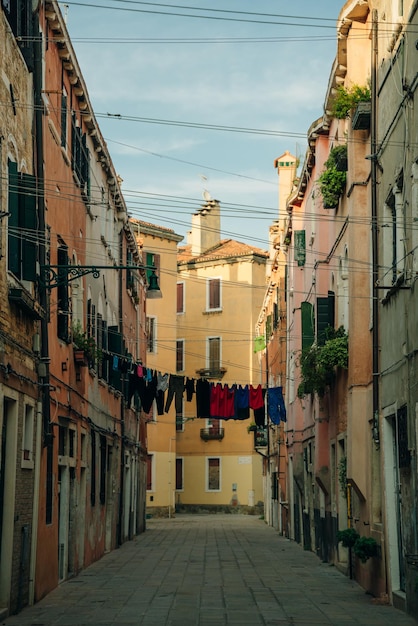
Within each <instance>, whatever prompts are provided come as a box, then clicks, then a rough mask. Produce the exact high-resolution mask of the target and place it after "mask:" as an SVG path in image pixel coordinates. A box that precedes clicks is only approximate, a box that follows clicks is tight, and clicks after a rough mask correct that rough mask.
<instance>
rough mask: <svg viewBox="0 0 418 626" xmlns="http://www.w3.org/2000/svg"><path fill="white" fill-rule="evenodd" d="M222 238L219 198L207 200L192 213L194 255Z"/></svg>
mask: <svg viewBox="0 0 418 626" xmlns="http://www.w3.org/2000/svg"><path fill="white" fill-rule="evenodd" d="M220 238H221V207H220V204H219V200H207V201H206V202H205V204H204V205H203V206H202V207H201V208H200V209H199V210H198V212H197V213H194V215H192V231H191V237H190V243H191V246H192V256H198V255H199V254H202V252H205V250H208V249H209V248H212V246H215V245H216V244H217V243H218V242H219V241H220Z"/></svg>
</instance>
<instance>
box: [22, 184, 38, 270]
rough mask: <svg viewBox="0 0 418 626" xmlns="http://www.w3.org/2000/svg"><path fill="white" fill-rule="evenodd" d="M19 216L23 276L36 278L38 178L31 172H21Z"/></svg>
mask: <svg viewBox="0 0 418 626" xmlns="http://www.w3.org/2000/svg"><path fill="white" fill-rule="evenodd" d="M19 216H20V226H21V228H23V229H24V231H29V230H31V231H33V232H31V233H30V232H24V233H22V239H21V241H22V278H23V279H24V280H30V281H32V282H34V281H35V280H36V258H37V254H36V252H37V249H36V240H37V237H36V231H37V225H38V224H37V215H36V179H35V176H32V175H30V174H21V178H20V185H19Z"/></svg>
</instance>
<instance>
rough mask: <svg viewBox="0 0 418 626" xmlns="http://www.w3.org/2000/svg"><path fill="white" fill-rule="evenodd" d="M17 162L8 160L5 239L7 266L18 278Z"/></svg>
mask: <svg viewBox="0 0 418 626" xmlns="http://www.w3.org/2000/svg"><path fill="white" fill-rule="evenodd" d="M18 187H19V181H18V175H17V164H16V163H14V162H13V161H9V190H8V191H9V213H10V215H9V220H8V224H9V232H8V239H7V267H8V269H9V271H10V272H13V274H14V275H15V276H17V277H18V278H20V241H21V239H20V232H19V194H18Z"/></svg>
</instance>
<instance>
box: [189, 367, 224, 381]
mask: <svg viewBox="0 0 418 626" xmlns="http://www.w3.org/2000/svg"><path fill="white" fill-rule="evenodd" d="M226 371H227V369H226V367H218V368H217V369H215V368H213V369H211V368H209V367H207V368H204V367H203V368H201V369H200V370H196V374H198V375H199V376H201V378H207V379H208V380H210V379H212V380H221V379H222V378H223V377H224V375H225V373H226Z"/></svg>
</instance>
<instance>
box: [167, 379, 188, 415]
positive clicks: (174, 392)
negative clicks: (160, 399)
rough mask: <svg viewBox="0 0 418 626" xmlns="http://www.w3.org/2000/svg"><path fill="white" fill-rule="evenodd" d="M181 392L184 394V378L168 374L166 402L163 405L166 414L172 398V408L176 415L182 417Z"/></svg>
mask: <svg viewBox="0 0 418 626" xmlns="http://www.w3.org/2000/svg"><path fill="white" fill-rule="evenodd" d="M183 392H184V376H177V375H176V374H170V380H169V382H168V394H167V401H166V403H165V412H166V413H168V411H169V409H170V406H171V403H172V402H173V398H174V406H175V407H176V415H183Z"/></svg>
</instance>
